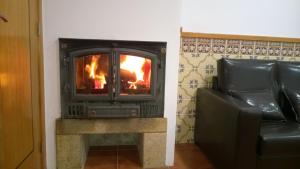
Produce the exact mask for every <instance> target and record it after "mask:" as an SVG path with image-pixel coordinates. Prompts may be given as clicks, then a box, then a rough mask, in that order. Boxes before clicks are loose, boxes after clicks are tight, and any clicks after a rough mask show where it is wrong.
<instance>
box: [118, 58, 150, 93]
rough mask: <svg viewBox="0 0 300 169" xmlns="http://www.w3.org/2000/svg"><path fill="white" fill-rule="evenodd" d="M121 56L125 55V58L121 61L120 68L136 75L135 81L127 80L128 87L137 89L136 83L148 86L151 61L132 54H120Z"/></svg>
mask: <svg viewBox="0 0 300 169" xmlns="http://www.w3.org/2000/svg"><path fill="white" fill-rule="evenodd" d="M121 57H125V59H124V61H122V62H121V64H120V68H121V69H123V70H127V71H129V72H131V73H134V74H135V76H136V81H128V84H129V89H137V84H144V85H146V87H150V77H151V61H150V60H149V59H146V58H142V57H137V56H132V55H121Z"/></svg>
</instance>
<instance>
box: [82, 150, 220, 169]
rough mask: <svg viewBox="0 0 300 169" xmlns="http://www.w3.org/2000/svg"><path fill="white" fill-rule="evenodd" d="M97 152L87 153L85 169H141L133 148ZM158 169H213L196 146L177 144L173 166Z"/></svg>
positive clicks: (136, 153) (136, 152)
mask: <svg viewBox="0 0 300 169" xmlns="http://www.w3.org/2000/svg"><path fill="white" fill-rule="evenodd" d="M99 150H100V151H99ZM99 150H97V149H96V150H95V149H94V150H93V149H92V151H90V152H89V155H88V158H87V162H86V167H85V169H142V167H141V165H140V162H139V156H138V151H137V149H136V147H135V146H121V147H120V146H119V147H118V148H117V150H114V149H113V151H103V150H106V148H104V149H103V148H102V149H101V148H99ZM117 155H118V157H117ZM117 165H118V167H117ZM159 169H214V168H213V166H212V165H211V163H210V162H209V160H208V159H207V158H206V157H205V156H204V154H203V153H202V152H201V150H200V149H199V148H198V147H197V146H196V145H194V144H178V145H176V148H175V164H174V166H172V167H165V168H159Z"/></svg>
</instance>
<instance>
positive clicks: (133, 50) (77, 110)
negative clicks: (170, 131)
mask: <svg viewBox="0 0 300 169" xmlns="http://www.w3.org/2000/svg"><path fill="white" fill-rule="evenodd" d="M59 48H60V78H61V108H62V117H63V118H122V117H162V116H163V111H164V82H165V57H166V43H165V42H141V41H116V40H85V39H66V38H62V39H59Z"/></svg>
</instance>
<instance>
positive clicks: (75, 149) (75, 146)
mask: <svg viewBox="0 0 300 169" xmlns="http://www.w3.org/2000/svg"><path fill="white" fill-rule="evenodd" d="M87 143H88V141H87V140H86V136H85V135H56V155H57V156H56V159H57V169H83V168H84V164H85V161H86V156H87V153H88V145H87Z"/></svg>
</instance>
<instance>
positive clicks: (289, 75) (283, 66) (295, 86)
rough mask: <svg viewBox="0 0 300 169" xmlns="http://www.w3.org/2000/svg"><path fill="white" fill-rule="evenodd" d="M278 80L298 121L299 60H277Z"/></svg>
mask: <svg viewBox="0 0 300 169" xmlns="http://www.w3.org/2000/svg"><path fill="white" fill-rule="evenodd" d="M277 65H278V82H279V85H280V87H281V89H282V91H283V92H284V94H285V95H286V97H287V99H288V101H289V103H290V104H291V106H292V110H293V111H294V113H295V116H296V120H297V121H299V122H300V62H278V64H277Z"/></svg>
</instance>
